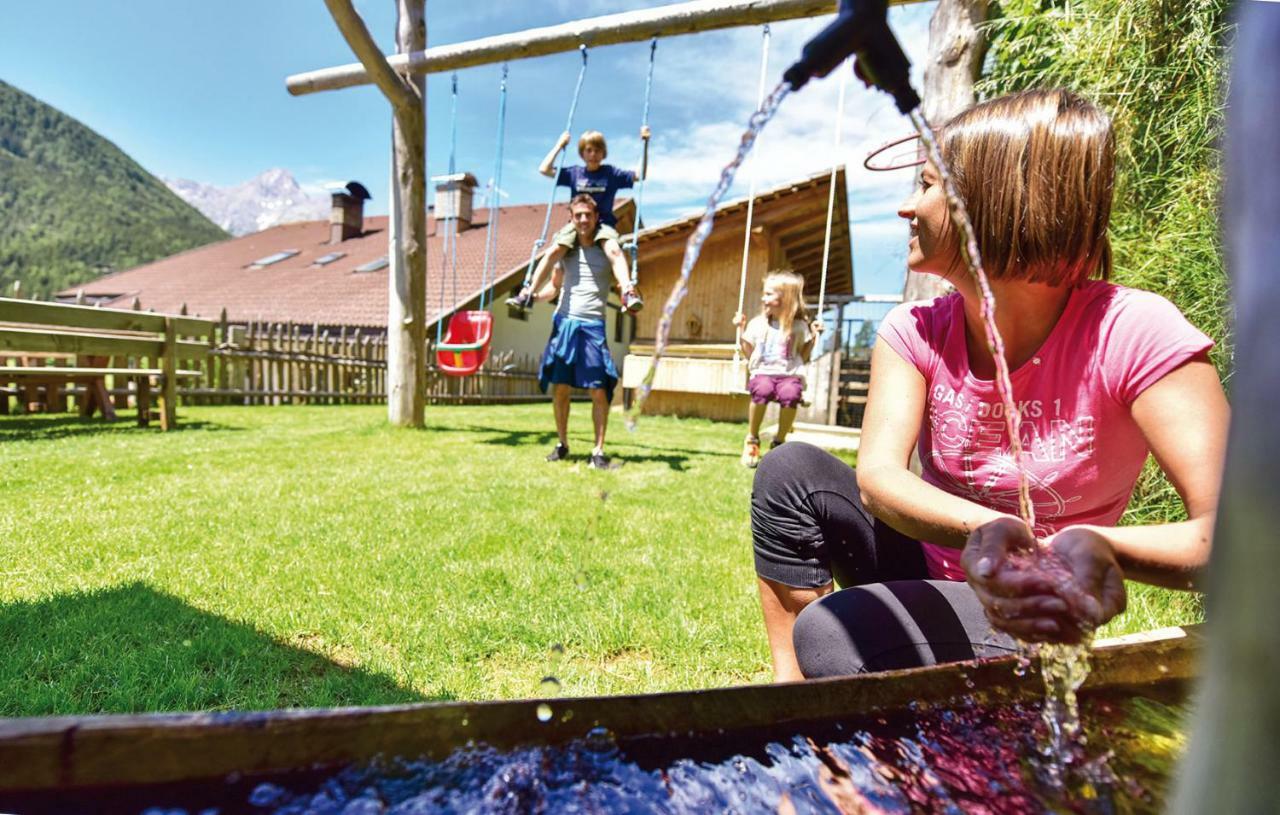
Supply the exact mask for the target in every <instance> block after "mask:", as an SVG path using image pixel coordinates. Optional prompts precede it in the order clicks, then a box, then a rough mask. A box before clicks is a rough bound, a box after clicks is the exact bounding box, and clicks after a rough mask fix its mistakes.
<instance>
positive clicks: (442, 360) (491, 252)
mask: <svg viewBox="0 0 1280 815" xmlns="http://www.w3.org/2000/svg"><path fill="white" fill-rule="evenodd" d="M657 50H658V38H657V37H654V38H653V39H652V40H651V41H650V43H649V69H648V74H647V76H646V79H645V88H644V112H643V113H642V115H641V129H642V130H643V129H644V128H647V127H648V126H649V102H650V98H651V93H652V89H653V68H654V62H655V57H656V54H657ZM578 51H579V53H580V54H581V55H582V66H581V67H580V68H579V69H578V80H577V83H576V85H575V86H574V90H573V98H572V100H571V101H570V103H569V117H568V121H567V122H566V123H565V131H566V132H572V131H573V120H574V115H575V114H576V112H577V109H578V100H579V98H580V97H581V95H582V85H583V80H584V79H585V78H586V74H587V47H586V46H585V45H580V46H579V47H578ZM507 73H508V70H507V66H506V65H505V64H504V65H503V66H502V84H501V88H500V90H499V94H498V134H497V140H496V141H497V149H496V154H495V157H494V169H493V175H492V176H491V178H490V180H489V185H488V191H487V197H488V199H489V201H490V204H489V216H488V217H489V222H488V224H487V225H486V234H485V247H484V262H483V267H482V269H481V283H480V301H479V304H478V308H476V309H474V310H467V311H455V312H454V313H453V314H452V315H450V317H449V320H448V328H447V329H446V328H445V327H444V326H445V319H444V312H445V302H446V301H445V286H444V283H443V277H442V281H441V286H440V298H439V309H438V313H439V314H440V315H441V316H440V318H439V319H437V320H436V343H435V351H436V366H437V368H438V369H439V370H440V372H441V373H444V374H446V375H448V376H456V377H462V376H470V375H472V374H474V373H476V372H477V371H478V370H480V366H482V365H483V364H484V362H485V360H486V359H488V356H489V344H490V342H491V340H492V339H493V313H492V312H491V311H489V306H490V305H491V299H490V297H489V290H490V288H491V286H490V280H491V278H492V276H493V273H494V272H495V271H496V270H495V269H494V264H495V262H496V255H497V238H498V219H499V213H500V212H501V208H500V207H497V206H494V204H493V203H492V202H493V201H494V200H495V198H496V193H497V191H498V190H499V189H501V182H502V154H503V144H504V142H505V138H506V119H507ZM457 145H458V75H457V74H456V73H455V74H454V75H453V77H452V83H451V102H450V125H449V175H448V176H447V183H449V184H458V183H461V182H460V181H459V180H458V176H457ZM641 150H642V152H641V158H640V167H641V171H640V174H639V177H638V178H637V179H636V185H635V186H636V203H635V218H634V219H633V222H632V229H631V234H630V236H629V237H628V239H627V241H626V243H625V246H624V248H625V249H626V250H627V252H628V253H629V255H630V259H631V263H630V266H631V285H632V286H635V285H636V283H637V280H638V274H639V265H640V258H639V241H638V240H637V236H638V233H639V229H640V207H641V201H642V200H643V196H644V178H645V175H646V174H647V172H646V171H647V169H648V168H647V166H646V165H647V163H648V156H649V152H648V147H647V144H646V145H644V146H642V148H641ZM567 153H568V150H561V151H560V155H559V158H558V160H557V162H556V171H555V174H554V175H553V176H552V183H551V195H550V198H549V199H548V201H547V206H546V211H545V213H544V215H543V219H542V230H541V232H539V234H538V237H537V238H536V239H535V240H534V242H533V247H532V248H531V249H530V251H529V263H528V265H527V267H526V269H525V274H524V282H523V283H522V284H521V288H522V289H527V288H528V287H529V286H530V285H531V284H532V283H533V276H534V270H535V268H536V266H537V261H538V257H539V255H541V253H542V250H543V249H544V248H545V247H546V244H547V234H548V233H549V232H550V229H551V213H552V211H553V210H554V209H555V202H556V189H557V187H558V186H559V185H558V183H557V182H558V181H559V178H560V173H561V171H562V170H563V169H564V162H565V157H566V155H567ZM442 268H444V269H447V270H449V271H450V272H451V275H450V277H451V279H452V294H453V302H455V303H456V302H458V228H457V218H450V219H449V220H448V227H447V228H446V231H445V234H444V248H443V259H442ZM495 282H496V281H495Z"/></svg>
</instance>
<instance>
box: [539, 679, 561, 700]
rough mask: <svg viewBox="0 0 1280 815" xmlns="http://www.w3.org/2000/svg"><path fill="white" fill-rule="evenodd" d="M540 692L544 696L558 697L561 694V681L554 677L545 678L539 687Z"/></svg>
mask: <svg viewBox="0 0 1280 815" xmlns="http://www.w3.org/2000/svg"><path fill="white" fill-rule="evenodd" d="M538 691H539V692H540V693H541V694H542V695H543V696H557V695H559V693H560V680H559V679H556V678H555V677H554V676H544V677H542V682H541V683H539V685H538Z"/></svg>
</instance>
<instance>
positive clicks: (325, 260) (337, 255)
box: [314, 252, 347, 266]
mask: <svg viewBox="0 0 1280 815" xmlns="http://www.w3.org/2000/svg"><path fill="white" fill-rule="evenodd" d="M346 256H347V253H346V252H330V253H329V254H327V255H321V256H320V257H318V258H316V259H315V261H314V263H315V265H316V266H328V265H329V264H330V263H333V262H334V261H335V260H341V259H342V258H344V257H346Z"/></svg>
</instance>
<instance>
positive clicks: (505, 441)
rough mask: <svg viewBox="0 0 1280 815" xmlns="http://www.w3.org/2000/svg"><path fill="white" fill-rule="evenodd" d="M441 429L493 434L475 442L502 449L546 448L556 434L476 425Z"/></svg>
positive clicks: (553, 432)
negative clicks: (499, 445) (498, 446)
mask: <svg viewBox="0 0 1280 815" xmlns="http://www.w3.org/2000/svg"><path fill="white" fill-rule="evenodd" d="M548 424H549V422H548ZM443 429H447V430H465V431H467V432H469V433H493V434H495V435H494V437H493V438H488V439H477V441H479V442H480V443H481V444H501V445H503V446H504V447H525V446H532V447H546V446H547V445H549V444H551V443H553V442H554V441H555V440H556V432H555V431H554V430H510V429H507V428H498V427H478V426H476V425H469V426H467V427H451V428H443Z"/></svg>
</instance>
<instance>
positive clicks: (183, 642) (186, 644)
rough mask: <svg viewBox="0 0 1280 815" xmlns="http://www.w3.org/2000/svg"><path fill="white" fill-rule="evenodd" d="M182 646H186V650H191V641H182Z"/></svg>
mask: <svg viewBox="0 0 1280 815" xmlns="http://www.w3.org/2000/svg"><path fill="white" fill-rule="evenodd" d="M182 644H183V646H184V647H186V648H190V647H191V640H183V641H182Z"/></svg>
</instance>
